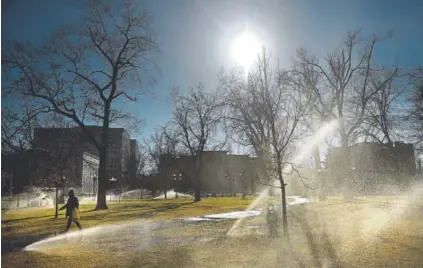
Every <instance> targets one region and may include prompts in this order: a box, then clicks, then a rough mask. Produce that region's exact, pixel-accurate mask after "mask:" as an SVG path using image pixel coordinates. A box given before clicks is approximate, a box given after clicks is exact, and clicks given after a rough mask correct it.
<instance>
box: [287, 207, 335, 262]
mask: <svg viewBox="0 0 423 268" xmlns="http://www.w3.org/2000/svg"><path fill="white" fill-rule="evenodd" d="M307 213H311V212H310V211H306V210H304V209H298V210H296V213H292V215H290V217H291V219H293V220H294V221H295V222H296V223H298V225H299V227H300V230H301V232H302V233H303V234H304V236H305V239H306V242H307V246H308V248H309V250H310V253H311V261H312V262H313V266H314V267H327V265H328V263H327V262H330V264H329V265H330V267H333V266H334V267H338V268H342V267H343V266H342V265H341V263H340V260H339V258H338V256H337V251H336V249H335V247H334V246H333V243H332V242H331V239H330V236H329V233H328V231H327V227H326V225H324V227H323V228H322V230H320V231H319V232H313V228H312V226H311V225H310V223H309V221H308V220H307V218H314V219H316V218H317V215H315V213H312V215H307ZM289 243H290V247H291V248H293V246H292V244H291V241H289ZM292 256H293V257H294V259H295V260H296V261H297V265H298V266H299V267H307V266H306V265H305V264H304V262H302V261H301V257H300V256H298V255H297V253H296V252H292Z"/></svg>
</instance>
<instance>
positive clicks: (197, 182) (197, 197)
mask: <svg viewBox="0 0 423 268" xmlns="http://www.w3.org/2000/svg"><path fill="white" fill-rule="evenodd" d="M196 159H197V160H196V161H197V165H196V166H197V172H196V174H197V176H196V178H195V197H194V202H200V201H201V155H200V156H198V157H196Z"/></svg>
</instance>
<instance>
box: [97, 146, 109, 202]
mask: <svg viewBox="0 0 423 268" xmlns="http://www.w3.org/2000/svg"><path fill="white" fill-rule="evenodd" d="M106 158H107V155H106V148H102V149H101V150H100V164H99V168H98V175H99V176H98V191H97V192H98V193H97V205H96V207H95V210H100V209H108V207H107V201H106V191H107V188H108V180H107V169H106V168H107V162H106V160H107V159H106Z"/></svg>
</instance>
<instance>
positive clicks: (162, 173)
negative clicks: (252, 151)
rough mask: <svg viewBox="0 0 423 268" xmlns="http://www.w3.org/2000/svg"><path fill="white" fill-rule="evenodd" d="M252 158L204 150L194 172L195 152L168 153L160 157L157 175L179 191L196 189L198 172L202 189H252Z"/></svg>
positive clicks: (164, 185)
mask: <svg viewBox="0 0 423 268" xmlns="http://www.w3.org/2000/svg"><path fill="white" fill-rule="evenodd" d="M254 164H255V158H252V157H250V156H248V155H230V154H227V152H225V151H206V152H203V154H202V161H201V174H196V170H197V168H196V167H195V165H196V161H195V156H190V155H180V156H177V157H175V156H172V155H169V154H165V155H162V156H161V157H160V165H159V178H160V181H161V184H162V186H163V187H164V188H166V189H171V188H175V189H176V190H179V191H189V190H193V189H195V186H196V183H197V176H200V177H201V181H200V183H201V186H200V188H201V190H202V191H206V192H210V193H224V192H247V191H254V190H255V185H254V181H255V180H254V178H255V176H256V174H255V169H254Z"/></svg>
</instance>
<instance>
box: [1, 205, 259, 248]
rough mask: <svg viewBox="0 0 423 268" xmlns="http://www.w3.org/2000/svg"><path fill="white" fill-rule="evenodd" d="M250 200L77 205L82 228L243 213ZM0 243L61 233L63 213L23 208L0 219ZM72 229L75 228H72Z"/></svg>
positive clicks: (64, 223) (63, 221)
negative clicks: (99, 206)
mask: <svg viewBox="0 0 423 268" xmlns="http://www.w3.org/2000/svg"><path fill="white" fill-rule="evenodd" d="M250 202H251V198H247V199H241V198H230V197H223V198H205V199H203V200H202V201H201V202H197V203H193V202H192V201H191V200H188V199H175V200H145V201H144V200H129V201H123V202H122V203H118V202H109V209H108V210H100V211H94V210H93V209H94V204H89V205H81V206H80V211H81V213H80V215H81V223H82V225H83V226H84V227H93V226H97V225H100V224H112V223H116V222H121V221H133V220H140V219H143V220H158V219H172V218H183V217H190V216H202V215H205V214H212V213H224V212H230V211H236V210H243V209H245V208H246V207H247V206H248V204H249V203H250ZM1 225H2V226H1V229H2V240H5V239H8V238H12V237H19V236H31V235H45V234H53V233H56V232H60V231H63V229H64V227H65V225H66V220H65V219H64V211H60V214H59V219H55V218H54V210H53V208H24V209H19V210H13V211H9V212H7V213H6V214H4V215H2V224H1ZM72 228H75V226H73V227H72Z"/></svg>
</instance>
